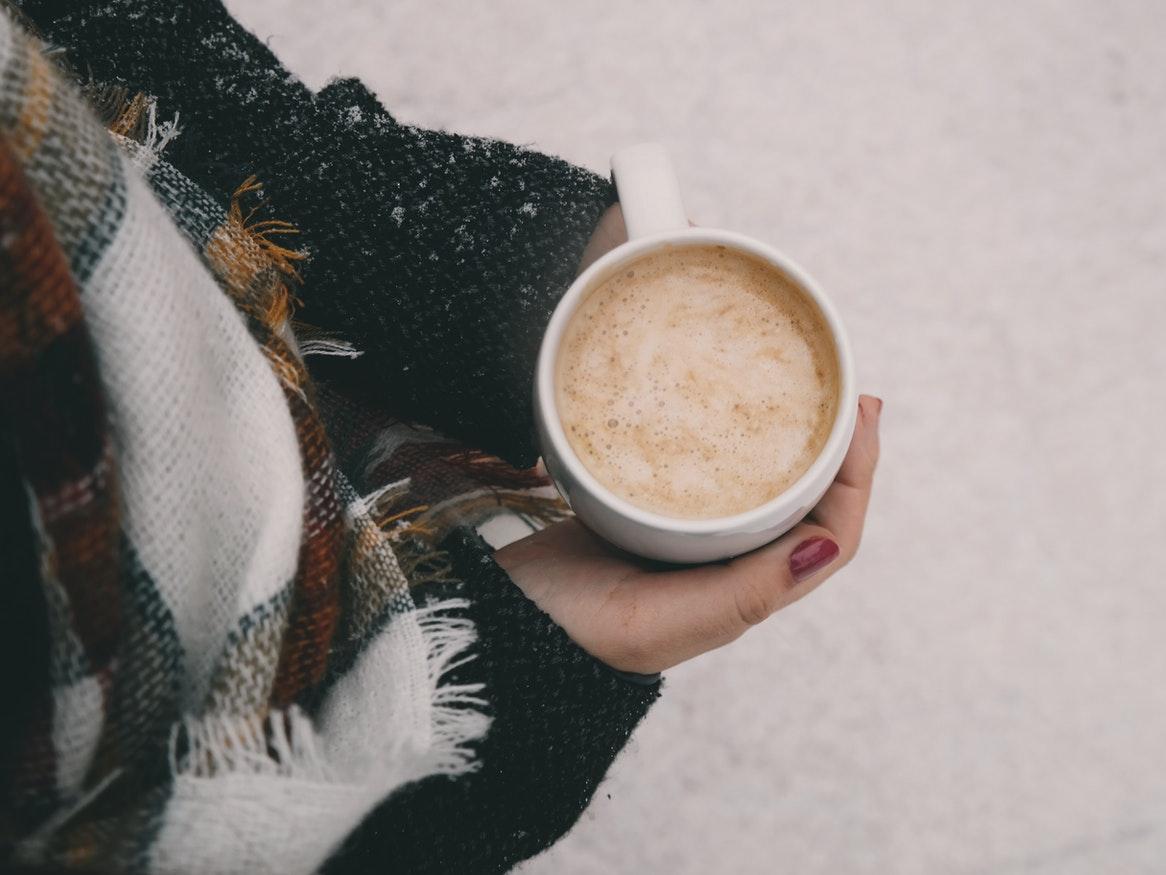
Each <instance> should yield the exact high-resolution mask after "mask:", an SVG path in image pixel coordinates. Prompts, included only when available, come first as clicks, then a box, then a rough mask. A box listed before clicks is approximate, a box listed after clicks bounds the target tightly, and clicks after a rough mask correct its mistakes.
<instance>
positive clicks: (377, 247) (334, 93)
mask: <svg viewBox="0 0 1166 875" xmlns="http://www.w3.org/2000/svg"><path fill="white" fill-rule="evenodd" d="M23 8H24V9H25V11H26V12H27V13H28V14H29V15H30V16H31V17H32V18H33V20H34V21H35V23H36V24H37V25H38V26H39V27H40V28H41V29H42V30H43V31H44V32H45V35H46V36H47V37H48V38H49V39H51V40H52V41H53V42H55V43H57V44H58V45H60V46H63V47H64V48H65V49H66V50H67V53H68V57H70V59H71V60H72V62H73V64H74V66H75V68H76V69H78V70H81V71H89V72H90V73H91V75H92V76H93V77H94V78H95V79H96V80H97V81H99V82H119V83H123V84H125V85H126V86H128V87H129V88H130V89H131V90H141V91H143V92H146V93H147V94H150V95H154V96H156V97H157V98H158V107H159V112H160V114H161V116H162V117H166V118H168V117H170V116H172V115H173V114H174V113H176V112H177V113H179V114H180V126H181V129H182V133H181V134H180V135H179V137H178V138H177V139H176V140H175V141H174V142H173V143H172V144H171V145H170V146H169V148H168V150H167V153H166V155H167V158H169V159H170V160H171V161H172V162H173V163H174V164H175V165H176V166H177V167H178V168H179V169H180V170H182V171H183V172H184V173H185V174H186V175H187V176H189V177H191V178H192V179H194V180H195V181H196V182H198V183H200V184H201V185H202V186H203V187H204V188H205V190H207V191H208V192H212V193H217V194H218V195H219V196H220V197H222V198H223V199H226V198H227V197H229V195H230V193H231V192H232V191H233V190H234V189H235V188H236V187H237V186H238V185H239V184H240V183H241V182H242V181H243V180H244V179H246V178H247V177H248V176H250V175H252V174H255V175H256V176H257V177H258V179H259V180H260V181H261V182H262V183H263V185H264V191H265V194H266V204H267V207H266V209H267V210H268V211H269V212H268V213H267V215H269V216H270V217H273V218H277V219H280V220H284V221H288V222H291V223H293V224H294V225H295V226H297V227H298V228H299V229H300V231H301V236H300V237H297V238H282V239H281V241H280V242H281V243H288V244H291V245H302V246H304V247H306V249H307V250H308V251H309V252H310V260H309V261H308V262H307V263H306V264H305V266H304V269H303V271H302V273H303V279H304V284H303V286H302V288H301V289H299V290H298V293H299V295H300V297H301V298H302V299H303V303H304V306H303V307H302V309H301V310H300V312H299V317H300V318H301V319H302V320H303V321H305V322H307V323H309V324H312V325H316V326H319V327H321V328H324V329H328V330H330V331H333V332H336V333H338V334H340V335H341V336H342V337H343V339H345V340H348V341H350V342H351V343H353V344H355V345H356V346H357V348H359V349H361V350H362V351H363V352H364V355H363V356H362V357H361V358H359V359H357V360H355V361H353V362H344V363H343V364H342V365H340V366H338V367H333V369H332V370H333V371H334V372H333V373H330V374H329V376H330V378H333V379H341V380H344V381H346V382H348V384H349V385H350V386H351V387H353V388H364V389H366V390H367V391H368V392H369V393H371V394H372V395H374V396H375V397H377V398H381V399H387V400H388V401H389V402H390V403H391V404H392V405H393V406H394V407H395V408H396V409H398V410H400V411H401V412H402V413H403V414H404V415H407V416H411V417H412V418H415V419H417V420H420V421H422V422H426V423H428V424H430V425H434V426H436V427H438V428H440V429H442V430H443V431H445V432H447V433H449V434H451V435H453V436H456V437H459V438H462V439H464V440H467V441H469V442H470V443H472V444H474V445H477V446H482V447H485V448H487V449H489V450H491V451H493V452H496V453H498V454H500V455H502V456H503V457H504V458H506V459H507V460H508V461H510V462H511V463H513V464H515V465H516V466H518V467H526V466H529V465H532V464H533V463H534V461H535V459H536V458H537V452H536V450H535V447H534V442H533V437H532V411H531V401H530V395H531V383H532V375H533V370H534V361H535V358H536V356H537V351H538V344H539V341H540V338H541V335H542V331H543V329H544V327H545V325H546V322H547V320H548V318H549V315H550V312H551V310H552V309H553V307H554V304H555V303H556V302H557V300H558V299H559V297H561V295H562V293H563V292H564V291H565V289H566V287H567V286H568V285H569V284H570V282H571V280H572V278H573V276H574V274H575V271H576V268H577V266H578V264H579V260H580V257H581V255H582V251H583V248H584V246H585V245H586V242H587V240H588V238H589V236H590V234H591V232H592V230H593V229H594V226H595V223H596V221H597V220H598V218H599V216H600V214H601V213H602V212H603V210H604V209H605V208H606V207H607V206H608V205H609V204H611V203H612V202H613V200H614V193H613V190H612V187H611V185H610V183H609V182H608V181H607V180H606V179H603V178H601V177H599V176H597V175H595V174H593V173H590V172H588V171H586V170H582V169H580V168H577V167H573V166H571V165H570V164H567V163H565V162H563V161H561V160H559V159H556V158H552V157H549V156H546V155H542V154H539V153H537V152H533V151H530V150H527V149H523V148H519V147H517V146H513V145H510V144H507V143H502V142H497V141H491V140H483V139H475V138H471V137H463V136H456V135H451V134H446V133H441V132H434V131H425V130H420V129H418V128H414V127H410V126H407V125H401V124H398V123H397V122H396V121H395V120H394V119H393V118H392V117H391V116H390V115H389V113H388V112H387V111H386V110H385V109H384V108H383V107H382V106H381V105H380V104H379V102H378V101H377V100H376V98H375V97H374V96H373V95H372V94H370V93H369V91H368V90H367V89H366V88H365V87H364V86H363V85H361V84H360V83H359V82H357V81H355V80H342V81H338V82H335V83H333V84H332V85H330V86H329V87H327V88H325V89H324V90H323V91H321V92H320V93H318V94H313V93H311V92H310V91H309V90H308V89H307V88H306V87H305V86H303V84H302V83H300V82H298V81H297V80H296V79H295V78H294V77H293V76H291V75H290V74H289V73H288V72H287V71H286V70H285V69H284V68H283V67H282V66H281V65H280V64H279V62H278V61H277V60H276V58H275V56H274V55H273V54H272V53H271V51H270V50H269V49H268V48H267V47H266V46H265V45H264V44H263V43H262V42H261V41H260V40H258V39H256V38H255V37H254V36H252V35H251V34H249V33H247V32H246V31H245V30H244V29H243V28H241V27H240V26H239V25H238V24H237V23H235V22H234V21H233V20H232V19H231V18H230V16H229V15H228V13H227V12H226V11H225V10H224V8H223V7H222V5H221V3H220V2H219V0H186V2H181V3H176V2H175V0H25V3H24V6H23ZM454 60H455V59H452V58H451V59H450V61H451V62H453V61H454ZM262 215H263V214H261V216H262ZM337 370H339V371H340V373H335V371H337Z"/></svg>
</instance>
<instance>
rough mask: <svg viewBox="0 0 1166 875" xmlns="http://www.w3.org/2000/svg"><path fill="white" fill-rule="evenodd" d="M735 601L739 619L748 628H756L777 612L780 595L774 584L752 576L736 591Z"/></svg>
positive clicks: (741, 583)
mask: <svg viewBox="0 0 1166 875" xmlns="http://www.w3.org/2000/svg"><path fill="white" fill-rule="evenodd" d="M733 600H734V606H735V607H736V611H737V617H738V619H740V621H741V622H742V623H743V624H744V625H746V626H756V625H757V624H758V623H760V622H762V621H763V620H765V619H767V618H768V617H769V616H770V614H772V613H773V612H774V611H776V610H777V608H778V605H779V603H780V593H779V592H778V588H777V587H776V586H774V585H773V582H771V581H766V580H762V579H761V577H760V575H757V574H751V575H749V576H748V577H745V578H744V579H743V580H742V581H741V582H740V584H739V585H738V586H737V588H736V589H735V590H734V593H733Z"/></svg>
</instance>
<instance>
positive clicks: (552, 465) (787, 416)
mask: <svg viewBox="0 0 1166 875" xmlns="http://www.w3.org/2000/svg"><path fill="white" fill-rule="evenodd" d="M611 171H612V178H613V180H614V181H615V186H616V189H617V190H618V192H619V200H620V204H621V206H622V208H623V217H624V222H625V224H626V225H627V231H628V241H627V242H626V243H623V244H621V245H620V246H617V247H616V248H615V249H613V250H611V251H610V252H608V253H607V254H606V255H604V256H602V257H601V258H599V259H598V260H597V261H595V262H594V263H593V264H592V265H591V266H589V267H588V268H587V269H586V270H584V271H583V272H582V273H581V274H579V276H578V277H576V279H575V282H574V283H572V284H571V287H570V288H569V289H568V290H567V292H566V294H564V295H563V297H562V299H561V300H560V301H559V303H558V305H557V306H556V307H555V312H554V313H553V314H552V315H551V319H550V322H549V323H548V324H547V328H546V332H545V333H544V335H543V340H542V347H541V349H540V351H539V357H538V366H537V368H536V373H535V380H534V393H533V394H534V398H533V400H534V414H535V426H536V428H537V429H538V438H539V446H540V448H541V449H542V455H543V461H544V462H545V464H546V469H547V471H548V472H549V473H550V475H551V478H552V479H553V480H554V482H555V486H556V487H557V488H558V490H559V493H560V494H561V495H562V496H563V498H564V499H565V500H566V501H567V503H568V504H569V505H570V506H571V509H572V510H573V511H574V512H575V515H576V516H577V518H578V519H579V520H580V521H581V522H583V523H584V524H585V525H587V527H588V528H590V529H591V530H592V531H593V532H595V533H596V534H597V535H599V536H600V537H602V538H605V539H606V540H608V541H609V542H611V543H612V544H613V545H615V546H616V547H619V548H621V549H623V550H626V551H628V552H631V553H634V554H637V555H639V556H643V557H645V558H648V559H655V560H663V561H665V562H678V563H693V562H712V561H717V560H721V559H726V558H728V557H731V556H737V555H740V554H741V553H745V552H747V551H749V550H753V549H755V548H757V547H760V546H761V545H762V544H766V543H768V542H770V541H772V540H773V539H774V538H777V537H780V536H781V535H782V534H783V533H785V532H788V531H789V530H790V529H791V528H792V527H793V526H795V525H797V523H798V521H799V520H801V519H802V518H804V517H805V516H806V514H807V513H809V512H810V510H811V509H812V508H813V506H814V505H815V504H816V503H817V502H818V500H819V499H820V498H821V497H822V495H823V494H824V493H825V492H826V490H827V489H828V488H829V486H830V483H831V481H832V480H833V479H834V476H835V474H837V472H838V469H839V467H840V466H841V464H842V459H843V457H844V456H845V455H846V447H847V445H848V444H849V442H850V437H851V435H852V434H853V432H854V426H855V423H856V422H857V418H858V398H857V392H856V388H855V386H856V383H855V377H854V360H853V355H852V353H851V350H850V344H849V343H848V341H847V339H846V331H845V328H844V327H843V325H842V320H841V319H840V318H839V315H838V312H837V310H836V309H835V307H834V305H833V304H832V303H831V302H830V300H829V298H828V297H827V296H826V294H825V293H824V292H823V291H822V289H821V288H820V287H819V286H818V284H817V283H816V282H815V281H814V280H813V278H812V277H811V276H810V275H809V274H807V273H806V271H805V270H803V269H802V268H801V267H799V266H798V265H797V264H796V263H795V262H794V261H793V260H792V259H790V258H789V257H788V256H786V255H784V254H783V253H781V252H779V251H777V250H776V249H774V248H773V247H772V246H769V245H768V244H766V243H763V242H761V241H759V240H754V239H752V238H750V237H746V236H745V235H743V234H738V233H736V232H734V231H727V230H723V229H715V228H697V227H692V226H690V224H689V222H688V217H687V214H686V212H685V209H684V199H683V198H682V197H681V194H680V185H679V182H678V180H677V178H676V172H675V170H674V169H673V167H672V162H671V161H670V160H669V158H668V153H667V151H666V150H665V149H664V148H663V147H662V146H660V145H659V144H656V143H643V144H640V145H638V146H632V147H629V148H627V149H622V150H620V151H619V152H617V153H616V154H615V155H613V156H612V159H611Z"/></svg>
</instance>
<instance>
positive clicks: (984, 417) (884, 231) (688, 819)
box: [229, 0, 1166, 875]
mask: <svg viewBox="0 0 1166 875" xmlns="http://www.w3.org/2000/svg"><path fill="white" fill-rule="evenodd" d="M229 5H230V6H231V8H232V9H233V10H235V11H236V12H237V13H238V14H239V15H240V16H241V17H242V18H243V20H244V21H245V22H246V23H247V24H248V25H249V26H251V27H252V28H253V29H255V30H256V31H257V32H259V33H260V34H261V35H262V36H263V37H265V38H267V37H270V41H271V45H272V47H273V48H274V49H275V51H276V52H277V53H278V54H279V55H280V56H281V57H283V58H284V60H285V61H286V62H287V63H288V64H289V65H290V66H291V68H292V69H293V70H295V71H296V72H297V73H299V74H300V75H301V76H302V77H303V78H304V79H305V80H306V81H307V82H308V83H309V84H312V85H316V86H318V85H321V84H323V82H324V81H325V80H326V79H327V78H328V77H329V76H331V75H334V74H338V73H342V74H354V75H359V76H361V77H363V78H364V79H365V80H366V81H367V82H368V83H369V84H370V86H371V87H372V88H373V89H374V90H375V91H377V92H378V93H379V94H380V96H381V97H382V98H383V99H384V101H385V102H386V103H387V104H388V105H389V107H390V108H392V110H393V111H394V112H395V113H396V114H397V115H398V116H399V117H401V118H403V119H406V120H409V121H413V122H418V123H422V124H426V125H432V126H443V127H448V128H450V129H453V130H459V131H465V132H471V133H476V134H488V135H495V136H499V137H504V138H507V139H511V140H517V141H522V142H527V143H533V144H535V145H537V146H538V147H539V148H542V149H545V150H549V151H552V152H557V153H559V154H562V155H564V156H566V157H568V158H570V159H572V160H574V161H577V162H580V163H583V164H587V165H589V166H591V167H593V168H595V169H597V170H600V171H605V169H606V161H607V157H608V155H609V153H610V152H611V151H612V150H613V149H615V148H617V147H619V146H621V145H626V144H630V143H632V142H635V141H638V140H642V139H648V138H652V139H661V140H663V141H665V142H666V143H667V144H668V145H670V146H671V148H672V149H673V150H674V154H675V158H676V162H677V165H678V167H679V169H680V171H681V173H682V175H683V181H684V183H685V186H686V189H687V199H688V204H689V206H690V210H691V213H692V215H693V217H694V218H695V219H696V220H697V221H698V222H699V223H701V224H708V225H722V226H726V227H731V228H736V229H739V230H743V231H746V232H749V233H751V234H754V235H756V236H758V237H762V238H765V239H767V240H770V241H773V242H774V243H776V244H778V245H779V246H781V247H783V248H784V249H786V250H787V251H788V252H789V253H791V254H792V255H793V256H794V257H795V258H797V259H798V260H800V261H801V262H803V263H804V264H805V265H806V266H807V267H808V268H809V269H810V270H811V272H813V273H815V274H816V275H817V276H818V277H819V279H820V280H821V281H822V282H823V283H824V285H825V287H826V288H827V289H829V290H830V291H831V292H832V293H833V296H834V297H835V299H836V301H837V303H838V304H839V306H840V308H841V309H842V311H843V313H844V315H845V316H846V317H847V319H848V322H849V325H850V328H851V331H852V335H853V338H854V341H855V344H856V347H857V353H858V361H859V365H860V368H861V383H862V386H863V387H864V388H865V389H866V390H867V391H871V392H875V393H877V394H879V395H882V396H883V397H884V398H885V399H886V412H885V414H884V417H883V418H884V463H883V466H882V470H881V472H880V476H879V483H878V491H877V495H876V497H875V500H874V504H873V507H872V511H871V520H870V525H869V529H868V532H869V534H868V537H867V541H866V543H865V545H864V549H863V553H862V555H861V556H860V558H859V559H858V560H857V561H856V562H855V563H854V564H853V565H852V566H851V567H850V568H849V569H847V570H846V571H845V572H844V573H843V574H841V575H839V577H838V578H837V579H836V580H835V581H832V582H831V584H830V585H829V586H827V587H825V588H824V589H822V590H820V591H819V592H818V593H816V594H815V595H814V596H813V597H812V598H810V599H808V600H807V601H805V602H804V603H802V604H799V605H797V606H795V607H794V608H792V609H790V610H788V611H786V612H783V613H782V614H781V615H780V616H779V617H777V618H775V619H774V620H772V621H771V622H770V623H769V624H768V625H767V626H764V627H762V628H761V629H759V630H757V631H755V632H753V633H752V634H751V635H750V636H747V637H746V639H744V640H742V641H741V642H739V643H738V644H736V645H734V646H733V647H730V648H728V649H726V650H724V651H722V652H719V653H716V654H713V655H710V656H708V657H706V658H704V659H701V660H698V661H697V662H695V663H692V664H689V665H687V666H684V667H682V668H681V669H678V670H675V671H673V672H671V673H670V675H669V683H668V688H667V692H666V695H665V697H664V699H663V700H662V701H661V702H660V704H659V705H658V707H657V708H656V709H655V711H654V713H653V714H652V716H651V718H650V719H649V720H648V721H647V723H646V724H645V725H644V726H643V727H642V728H641V730H640V731H639V733H638V734H637V736H636V740H635V742H634V744H633V746H632V747H631V748H630V749H629V750H628V751H627V752H626V753H625V754H624V755H623V757H622V758H621V759H620V760H619V762H618V763H617V765H616V767H615V769H614V770H613V773H612V776H611V778H610V779H609V781H608V782H607V784H606V785H605V786H604V787H603V789H602V791H601V792H600V793H599V795H598V796H597V798H596V801H595V803H594V805H593V806H592V807H591V810H590V811H589V812H588V813H587V815H586V816H585V817H584V819H583V822H582V823H581V824H580V825H579V827H578V828H577V829H576V830H575V831H574V832H573V833H572V834H571V835H570V836H569V837H568V838H567V839H566V840H565V841H563V842H562V843H561V844H560V845H559V846H558V847H556V848H554V849H553V850H552V851H550V852H549V853H547V854H545V855H544V856H542V857H541V858H539V859H537V860H535V861H533V862H532V863H530V864H528V865H527V866H526V867H525V869H524V871H525V872H527V873H538V875H542V873H548V875H549V873H565V875H599V873H610V872H621V873H622V872H647V873H677V875H687V873H707V872H734V873H769V872H797V873H802V875H813V873H829V875H850V873H908V875H909V873H928V875H931V873H968V875H971V873H993V875H995V873H1050V875H1051V873H1056V875H1066V873H1067V875H1076V873H1081V875H1086V873H1089V875H1093V873H1141V872H1145V873H1151V872H1154V873H1158V872H1162V871H1163V866H1166V752H1164V746H1166V585H1164V584H1166V579H1164V575H1163V573H1162V568H1163V566H1164V565H1166V497H1164V496H1166V454H1164V453H1163V452H1162V451H1161V447H1160V444H1161V443H1162V440H1163V431H1164V428H1166V387H1164V386H1163V374H1164V373H1166V209H1164V207H1166V52H1164V51H1163V48H1162V47H1163V44H1164V41H1166V7H1164V6H1162V5H1161V4H1160V3H1157V2H1154V0H1147V2H1143V3H1136V2H1106V3H1102V2H1100V0H1097V2H1055V0H1044V2H1028V3H1024V4H1020V3H1015V2H1011V0H1008V2H1003V0H995V2H979V3H963V2H960V3H956V2H942V3H938V2H926V0H917V2H906V0H899V2H884V3H880V4H873V3H867V2H860V0H854V2H848V3H840V2H816V3H796V2H792V0H790V2H771V0H750V2H736V3H732V4H730V3H720V4H713V3H703V2H666V0H648V2H637V3H627V2H616V0H605V2H577V3H572V4H566V3H562V2H548V0H505V2H494V3H489V4H486V3H479V4H468V3H460V2H456V0H395V2H384V0H330V2H329V3H328V4H326V5H322V4H319V3H313V2H308V0H231V2H230V4H229ZM325 7H326V10H327V11H326V12H325V11H323V10H324V9H325ZM609 797H610V798H609Z"/></svg>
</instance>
